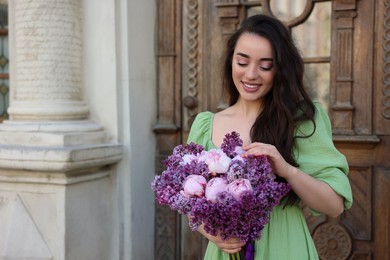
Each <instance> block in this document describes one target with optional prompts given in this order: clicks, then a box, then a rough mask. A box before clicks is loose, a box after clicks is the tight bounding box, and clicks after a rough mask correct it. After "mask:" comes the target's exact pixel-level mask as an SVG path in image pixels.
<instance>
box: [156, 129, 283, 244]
mask: <svg viewBox="0 0 390 260" xmlns="http://www.w3.org/2000/svg"><path fill="white" fill-rule="evenodd" d="M241 146H242V140H241V139H240V138H239V135H238V133H236V132H232V133H230V134H227V135H226V136H225V139H224V141H223V144H222V151H223V152H224V153H225V154H226V155H227V156H228V157H230V158H232V161H231V163H230V165H229V169H228V171H227V173H226V178H227V181H228V182H229V183H231V182H234V181H235V180H237V179H240V178H245V179H248V180H249V181H250V184H251V186H252V190H247V191H244V192H242V193H241V195H240V196H239V199H236V198H234V197H233V195H232V194H230V193H228V192H227V191H222V192H219V193H218V194H217V195H216V202H215V203H213V202H211V201H209V200H207V199H206V197H205V196H201V197H191V198H186V197H185V196H183V195H182V194H181V193H180V191H181V190H183V183H184V182H185V180H186V178H187V176H189V175H200V176H203V177H204V178H205V179H206V180H207V181H210V180H211V179H213V178H214V177H215V176H213V175H211V174H210V172H209V169H208V168H209V165H207V163H206V162H205V161H202V160H201V159H199V155H200V154H201V153H202V152H203V151H204V148H203V147H202V146H200V145H197V144H194V143H191V144H188V145H178V146H177V147H175V148H174V150H173V153H172V155H170V156H169V157H168V158H167V159H166V160H165V161H164V164H165V166H166V170H164V171H163V172H162V173H161V175H156V176H155V178H154V180H153V181H152V183H151V186H152V189H153V191H155V192H156V200H157V202H158V203H159V204H162V205H167V206H169V207H170V208H171V209H172V210H175V211H177V212H179V213H180V214H186V215H188V216H189V225H190V227H191V229H192V230H196V229H197V228H198V227H199V226H200V225H201V224H202V223H203V225H204V229H205V231H206V232H208V233H210V234H211V235H217V234H219V235H220V236H221V237H222V238H223V239H228V238H229V237H238V238H239V239H241V240H242V241H248V240H258V239H260V238H261V231H262V229H263V227H264V225H266V224H267V223H268V222H269V216H270V214H271V211H272V209H273V208H274V207H275V206H277V205H279V203H280V200H281V199H282V198H283V197H284V196H285V195H286V194H287V193H288V192H289V190H290V186H289V184H288V183H281V182H278V181H277V179H276V176H275V175H274V174H273V172H272V168H271V165H270V163H269V162H268V159H267V157H266V156H249V157H246V158H241V157H239V156H238V157H236V156H237V155H239V154H240V149H238V148H240V147H241ZM235 157H236V158H235ZM183 158H184V159H183Z"/></svg>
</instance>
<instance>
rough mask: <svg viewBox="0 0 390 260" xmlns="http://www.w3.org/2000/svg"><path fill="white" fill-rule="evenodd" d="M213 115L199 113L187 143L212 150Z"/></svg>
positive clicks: (207, 112) (210, 113)
mask: <svg viewBox="0 0 390 260" xmlns="http://www.w3.org/2000/svg"><path fill="white" fill-rule="evenodd" d="M213 115H214V114H213V113H212V112H209V111H206V112H201V113H199V114H198V115H197V116H196V118H195V120H194V122H193V123H192V126H191V130H190V133H189V135H188V139H187V143H190V142H194V143H196V144H199V145H202V146H203V147H205V149H206V150H209V149H211V146H212V142H211V131H212V119H213Z"/></svg>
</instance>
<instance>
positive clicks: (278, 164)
mask: <svg viewBox="0 0 390 260" xmlns="http://www.w3.org/2000/svg"><path fill="white" fill-rule="evenodd" d="M242 149H243V150H245V153H243V154H242V155H241V156H242V157H247V156H248V155H251V154H252V155H256V156H259V155H266V156H267V157H268V159H269V160H270V164H271V166H272V169H273V171H274V173H275V174H277V175H279V176H280V177H283V178H286V179H287V178H288V176H290V175H291V173H292V172H293V171H294V170H295V167H293V166H292V165H290V164H289V163H287V162H286V161H285V160H284V158H283V156H282V155H281V154H280V153H279V151H278V149H276V147H275V146H273V145H270V144H264V143H257V142H255V143H251V144H250V145H247V146H244V147H242Z"/></svg>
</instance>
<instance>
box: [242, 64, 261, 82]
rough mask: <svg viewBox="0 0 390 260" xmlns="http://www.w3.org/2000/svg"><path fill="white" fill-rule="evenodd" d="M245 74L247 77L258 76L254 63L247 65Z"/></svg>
mask: <svg viewBox="0 0 390 260" xmlns="http://www.w3.org/2000/svg"><path fill="white" fill-rule="evenodd" d="M245 76H246V77H247V78H248V79H255V78H257V77H258V70H257V66H254V65H250V66H248V67H247V69H246V71H245Z"/></svg>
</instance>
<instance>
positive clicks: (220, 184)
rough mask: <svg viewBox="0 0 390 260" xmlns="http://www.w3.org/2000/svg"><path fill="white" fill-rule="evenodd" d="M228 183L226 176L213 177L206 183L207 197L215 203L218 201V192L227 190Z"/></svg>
mask: <svg viewBox="0 0 390 260" xmlns="http://www.w3.org/2000/svg"><path fill="white" fill-rule="evenodd" d="M227 185H228V184H227V180H226V179H224V178H220V177H215V178H212V179H211V180H210V181H209V182H208V183H207V185H206V192H205V196H206V199H208V200H209V201H211V202H214V203H215V202H217V195H218V193H220V192H222V191H226V187H227Z"/></svg>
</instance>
